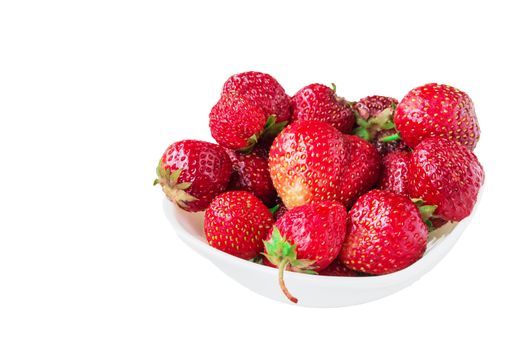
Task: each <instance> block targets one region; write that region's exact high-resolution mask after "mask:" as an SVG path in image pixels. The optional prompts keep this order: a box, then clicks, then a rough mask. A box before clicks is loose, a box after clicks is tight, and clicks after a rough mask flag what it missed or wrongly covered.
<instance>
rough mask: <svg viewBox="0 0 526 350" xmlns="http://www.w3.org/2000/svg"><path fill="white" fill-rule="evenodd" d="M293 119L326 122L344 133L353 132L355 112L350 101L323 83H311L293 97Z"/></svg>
mask: <svg viewBox="0 0 526 350" xmlns="http://www.w3.org/2000/svg"><path fill="white" fill-rule="evenodd" d="M291 101H292V110H293V114H292V120H293V121H297V120H318V121H322V122H326V123H328V124H330V125H332V126H333V127H335V128H336V129H338V130H340V131H341V132H344V133H349V132H351V130H352V128H353V126H354V119H355V118H354V114H353V111H352V108H351V106H350V105H349V103H348V102H347V101H346V100H345V99H343V98H341V97H338V96H337V95H336V92H335V91H334V90H333V89H331V88H330V87H328V86H325V85H322V84H311V85H308V86H306V87H304V88H302V89H301V90H300V91H298V92H297V93H296V94H295V95H294V96H293V97H292V99H291Z"/></svg>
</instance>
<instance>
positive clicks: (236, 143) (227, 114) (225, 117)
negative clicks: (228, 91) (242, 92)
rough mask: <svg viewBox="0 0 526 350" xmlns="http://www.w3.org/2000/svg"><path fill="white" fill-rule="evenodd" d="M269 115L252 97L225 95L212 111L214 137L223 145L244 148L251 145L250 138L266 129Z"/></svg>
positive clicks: (238, 148) (211, 125)
mask: <svg viewBox="0 0 526 350" xmlns="http://www.w3.org/2000/svg"><path fill="white" fill-rule="evenodd" d="M267 119H268V116H267V114H266V113H265V111H264V110H263V109H262V108H261V107H260V106H258V105H257V104H255V103H254V102H253V101H251V100H250V99H246V98H243V97H240V96H234V95H223V96H221V98H220V99H219V101H218V102H217V103H216V105H215V106H214V107H213V108H212V110H211V111H210V116H209V126H210V131H211V133H212V137H213V138H214V139H215V140H216V141H217V143H218V144H220V145H221V146H223V147H226V148H230V149H233V150H242V149H245V148H248V147H250V146H251V143H250V140H249V139H250V138H251V137H254V135H258V134H259V133H261V132H262V131H263V130H264V129H265V124H266V122H267Z"/></svg>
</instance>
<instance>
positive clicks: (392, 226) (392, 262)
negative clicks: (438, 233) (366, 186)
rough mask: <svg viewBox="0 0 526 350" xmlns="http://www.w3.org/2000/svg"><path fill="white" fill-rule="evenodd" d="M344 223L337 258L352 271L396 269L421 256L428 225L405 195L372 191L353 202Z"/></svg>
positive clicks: (371, 271)
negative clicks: (344, 226)
mask: <svg viewBox="0 0 526 350" xmlns="http://www.w3.org/2000/svg"><path fill="white" fill-rule="evenodd" d="M347 225H348V227H347V237H346V239H345V242H344V243H343V247H342V250H341V252H340V255H339V259H340V260H341V261H342V263H343V264H344V265H345V266H347V267H348V268H350V269H352V270H355V271H361V272H364V273H368V274H373V275H382V274H388V273H392V272H396V271H398V270H401V269H404V268H406V267H408V266H409V265H411V264H413V263H414V262H415V261H417V260H418V259H420V258H421V257H422V255H423V254H424V252H425V250H426V244H427V227H426V225H425V224H424V222H423V221H422V219H421V217H420V213H419V211H418V209H417V207H416V206H415V204H414V203H413V202H412V201H411V200H410V199H409V198H407V197H406V196H401V195H398V194H395V193H392V192H389V191H382V190H372V191H370V192H368V193H366V194H365V195H363V196H362V197H360V198H359V199H358V201H357V202H356V203H355V204H354V206H353V207H352V209H351V210H350V211H349V214H348V221H347Z"/></svg>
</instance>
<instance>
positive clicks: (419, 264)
mask: <svg viewBox="0 0 526 350" xmlns="http://www.w3.org/2000/svg"><path fill="white" fill-rule="evenodd" d="M483 187H484V186H482V187H481V188H480V190H479V193H478V197H477V201H476V203H475V207H474V208H473V210H472V212H471V214H470V215H469V216H468V217H466V218H464V219H463V220H461V221H460V222H458V223H457V225H456V226H455V227H454V228H453V229H452V231H451V232H449V233H448V234H446V235H445V236H444V237H443V238H441V240H440V242H437V243H436V244H435V245H434V246H433V248H432V249H430V250H429V251H427V249H426V252H425V254H424V256H422V257H421V258H420V259H419V260H417V261H416V262H414V263H413V264H411V265H410V266H408V267H406V268H404V269H402V270H399V271H396V272H393V273H390V274H386V275H377V276H359V277H352V276H325V275H311V274H304V273H299V272H293V271H285V274H286V276H287V277H286V278H287V279H292V280H304V281H308V282H309V283H315V284H318V283H319V284H324V285H327V284H339V285H341V284H348V285H350V286H353V287H360V286H363V287H370V286H371V285H382V286H389V285H395V284H399V283H400V282H401V281H406V280H412V279H414V276H415V275H423V274H424V273H426V272H427V271H428V270H429V269H430V268H431V267H433V266H434V264H433V261H435V262H438V260H440V259H438V260H437V259H435V257H437V256H440V255H445V253H447V251H449V248H450V247H452V246H453V245H454V244H455V242H456V241H457V240H458V238H459V237H460V235H461V234H462V232H463V231H464V229H465V228H466V227H467V226H468V225H469V222H470V221H471V219H472V217H473V215H474V214H475V212H476V209H477V207H478V205H479V203H480V199H481V194H482V190H483ZM163 209H164V212H165V215H166V217H167V218H168V221H169V222H170V223H171V225H172V226H173V227H174V228H175V229H176V230H175V231H176V232H177V235H178V236H179V237H180V238H181V239H182V240H183V241H184V242H185V243H186V244H188V245H189V246H190V247H191V248H193V249H194V250H197V251H198V252H199V253H201V254H202V255H205V256H206V258H207V259H209V260H211V261H212V262H213V263H214V264H215V260H220V261H223V262H225V263H226V264H236V265H239V266H240V268H245V269H248V270H253V271H254V272H257V273H265V274H273V275H275V276H277V273H276V268H274V267H270V266H266V265H263V264H258V263H254V262H252V261H249V260H244V259H241V258H239V257H236V256H234V255H231V254H228V253H225V252H223V251H221V250H219V249H216V248H213V247H211V246H210V245H208V244H207V243H206V241H203V240H200V239H198V238H196V237H195V236H194V235H193V234H191V233H189V232H188V230H187V229H186V228H185V227H183V225H182V224H181V223H180V222H179V221H178V220H177V215H176V213H177V211H181V212H182V213H185V214H187V212H185V211H184V210H183V209H181V208H179V207H178V206H177V205H175V204H173V203H172V202H170V201H169V200H168V199H167V198H166V197H164V198H163ZM203 234H204V233H203ZM448 247H449V248H448Z"/></svg>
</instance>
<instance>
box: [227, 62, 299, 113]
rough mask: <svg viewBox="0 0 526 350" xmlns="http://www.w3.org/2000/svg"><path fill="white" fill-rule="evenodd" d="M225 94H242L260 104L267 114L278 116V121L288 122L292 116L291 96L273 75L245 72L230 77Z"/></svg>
mask: <svg viewBox="0 0 526 350" xmlns="http://www.w3.org/2000/svg"><path fill="white" fill-rule="evenodd" d="M222 94H223V95H235V96H242V97H243V98H245V99H248V100H251V101H252V102H254V103H255V104H256V105H258V106H260V107H261V108H262V109H263V111H264V112H265V115H266V116H267V117H268V116H271V115H274V116H276V123H280V122H287V121H288V120H289V119H290V116H291V106H290V97H289V96H288V95H287V94H286V93H285V89H283V87H282V86H281V85H280V84H279V83H278V81H277V80H276V79H274V78H273V77H272V76H271V75H269V74H265V73H260V72H244V73H240V74H235V75H233V76H231V77H230V78H228V80H227V81H226V82H225V84H224V85H223V91H222Z"/></svg>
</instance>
